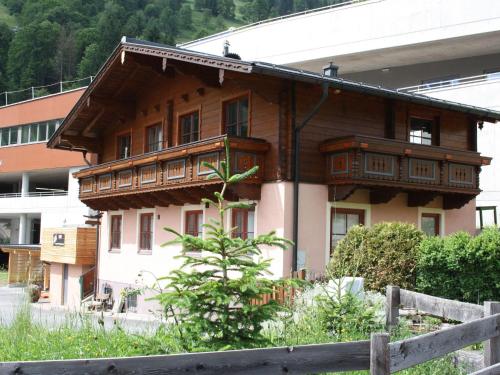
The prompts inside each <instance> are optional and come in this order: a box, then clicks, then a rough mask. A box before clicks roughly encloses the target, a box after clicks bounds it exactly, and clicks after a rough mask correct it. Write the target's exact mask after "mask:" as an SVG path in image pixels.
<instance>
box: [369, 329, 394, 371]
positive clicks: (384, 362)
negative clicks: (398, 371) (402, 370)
mask: <svg viewBox="0 0 500 375" xmlns="http://www.w3.org/2000/svg"><path fill="white" fill-rule="evenodd" d="M389 341H390V337H389V334H388V333H372V334H371V339H370V375H390V374H391V357H390V355H389Z"/></svg>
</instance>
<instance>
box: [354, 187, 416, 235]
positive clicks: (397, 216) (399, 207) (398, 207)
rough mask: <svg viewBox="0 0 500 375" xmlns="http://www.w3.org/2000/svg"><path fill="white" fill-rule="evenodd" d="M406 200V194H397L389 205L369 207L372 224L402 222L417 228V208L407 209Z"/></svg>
mask: <svg viewBox="0 0 500 375" xmlns="http://www.w3.org/2000/svg"><path fill="white" fill-rule="evenodd" d="M406 199H407V198H406V194H398V195H397V196H396V197H394V198H393V199H392V200H391V201H390V202H389V203H382V204H374V205H371V211H372V217H371V222H372V224H376V223H380V222H382V221H402V222H406V223H410V224H413V225H415V226H416V227H418V208H417V207H408V206H407V204H406ZM368 202H369V201H367V202H366V203H368ZM363 203H365V202H363Z"/></svg>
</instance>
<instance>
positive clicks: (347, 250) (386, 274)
mask: <svg viewBox="0 0 500 375" xmlns="http://www.w3.org/2000/svg"><path fill="white" fill-rule="evenodd" d="M423 237H424V235H423V233H422V232H421V231H420V230H418V229H417V228H415V227H414V226H413V225H411V224H407V223H398V222H394V223H379V224H375V225H374V226H373V227H372V228H366V227H362V226H357V227H353V228H351V229H350V230H349V232H348V233H347V235H346V236H345V238H344V239H342V240H341V241H340V242H339V243H338V245H337V247H336V248H335V250H334V252H333V255H332V259H331V261H330V264H329V266H328V273H329V276H331V277H344V276H347V275H348V276H361V277H364V278H365V288H366V289H367V290H377V291H382V290H384V289H385V287H386V286H387V285H398V286H400V287H402V288H406V289H414V287H415V280H416V273H415V270H416V264H417V252H418V245H419V243H420V242H421V241H422V239H423Z"/></svg>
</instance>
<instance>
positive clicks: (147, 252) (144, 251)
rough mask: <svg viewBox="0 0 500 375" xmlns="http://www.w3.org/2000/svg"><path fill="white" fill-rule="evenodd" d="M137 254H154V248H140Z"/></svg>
mask: <svg viewBox="0 0 500 375" xmlns="http://www.w3.org/2000/svg"><path fill="white" fill-rule="evenodd" d="M137 254H139V255H151V254H153V250H139V251H138V252H137Z"/></svg>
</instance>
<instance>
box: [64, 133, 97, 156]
mask: <svg viewBox="0 0 500 375" xmlns="http://www.w3.org/2000/svg"><path fill="white" fill-rule="evenodd" d="M60 138H61V142H66V143H69V144H70V145H71V146H73V147H74V148H84V149H86V150H88V151H90V152H98V151H99V149H100V144H99V143H98V142H97V141H96V140H95V139H94V138H89V137H85V136H74V135H65V134H64V133H63V134H61V137H60Z"/></svg>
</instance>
